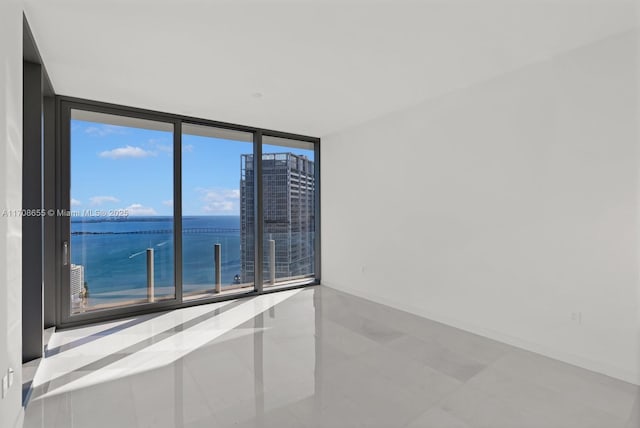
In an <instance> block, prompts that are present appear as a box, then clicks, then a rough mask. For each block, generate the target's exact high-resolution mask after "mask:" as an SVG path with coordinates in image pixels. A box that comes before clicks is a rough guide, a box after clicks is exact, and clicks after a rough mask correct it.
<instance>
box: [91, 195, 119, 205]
mask: <svg viewBox="0 0 640 428" xmlns="http://www.w3.org/2000/svg"><path fill="white" fill-rule="evenodd" d="M89 201H91V205H102V204H104V203H105V202H120V199H118V198H116V197H115V196H94V197H92V198H89Z"/></svg>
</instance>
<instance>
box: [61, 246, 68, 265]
mask: <svg viewBox="0 0 640 428" xmlns="http://www.w3.org/2000/svg"><path fill="white" fill-rule="evenodd" d="M68 264H69V242H67V241H64V242H63V243H62V266H67V265H68Z"/></svg>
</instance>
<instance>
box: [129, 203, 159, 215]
mask: <svg viewBox="0 0 640 428" xmlns="http://www.w3.org/2000/svg"><path fill="white" fill-rule="evenodd" d="M124 209H125V210H126V211H127V213H129V215H156V214H158V213H157V212H156V210H154V209H153V208H151V207H145V206H143V205H142V204H131V205H129V206H128V207H126V208H124Z"/></svg>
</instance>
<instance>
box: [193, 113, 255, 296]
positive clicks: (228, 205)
mask: <svg viewBox="0 0 640 428" xmlns="http://www.w3.org/2000/svg"><path fill="white" fill-rule="evenodd" d="M247 153H249V154H250V153H253V134H252V133H250V132H244V131H234V130H229V129H222V128H217V127H212V126H202V125H194V124H184V125H183V126H182V284H183V285H182V287H183V297H184V298H185V299H198V298H207V297H211V296H212V295H216V294H222V293H225V294H229V293H242V292H247V291H253V288H254V278H253V251H254V250H253V242H247V241H245V240H241V238H240V237H241V236H244V235H245V234H246V232H247V230H251V231H253V228H254V222H253V221H246V218H245V217H244V216H243V217H242V221H241V213H245V212H247V210H251V209H252V207H253V205H254V202H253V194H247V193H246V192H244V193H243V192H242V189H243V188H244V185H243V183H244V174H245V171H246V167H247V165H246V162H245V157H246V156H247ZM247 254H250V255H251V257H250V261H248V260H247V258H246V255H247Z"/></svg>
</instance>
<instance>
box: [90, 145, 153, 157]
mask: <svg viewBox="0 0 640 428" xmlns="http://www.w3.org/2000/svg"><path fill="white" fill-rule="evenodd" d="M156 155H157V153H156V152H152V151H150V150H144V149H143V148H141V147H134V146H127V147H118V148H117V149H113V150H106V151H104V152H101V153H100V157H101V158H110V159H122V158H146V157H149V156H156Z"/></svg>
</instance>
